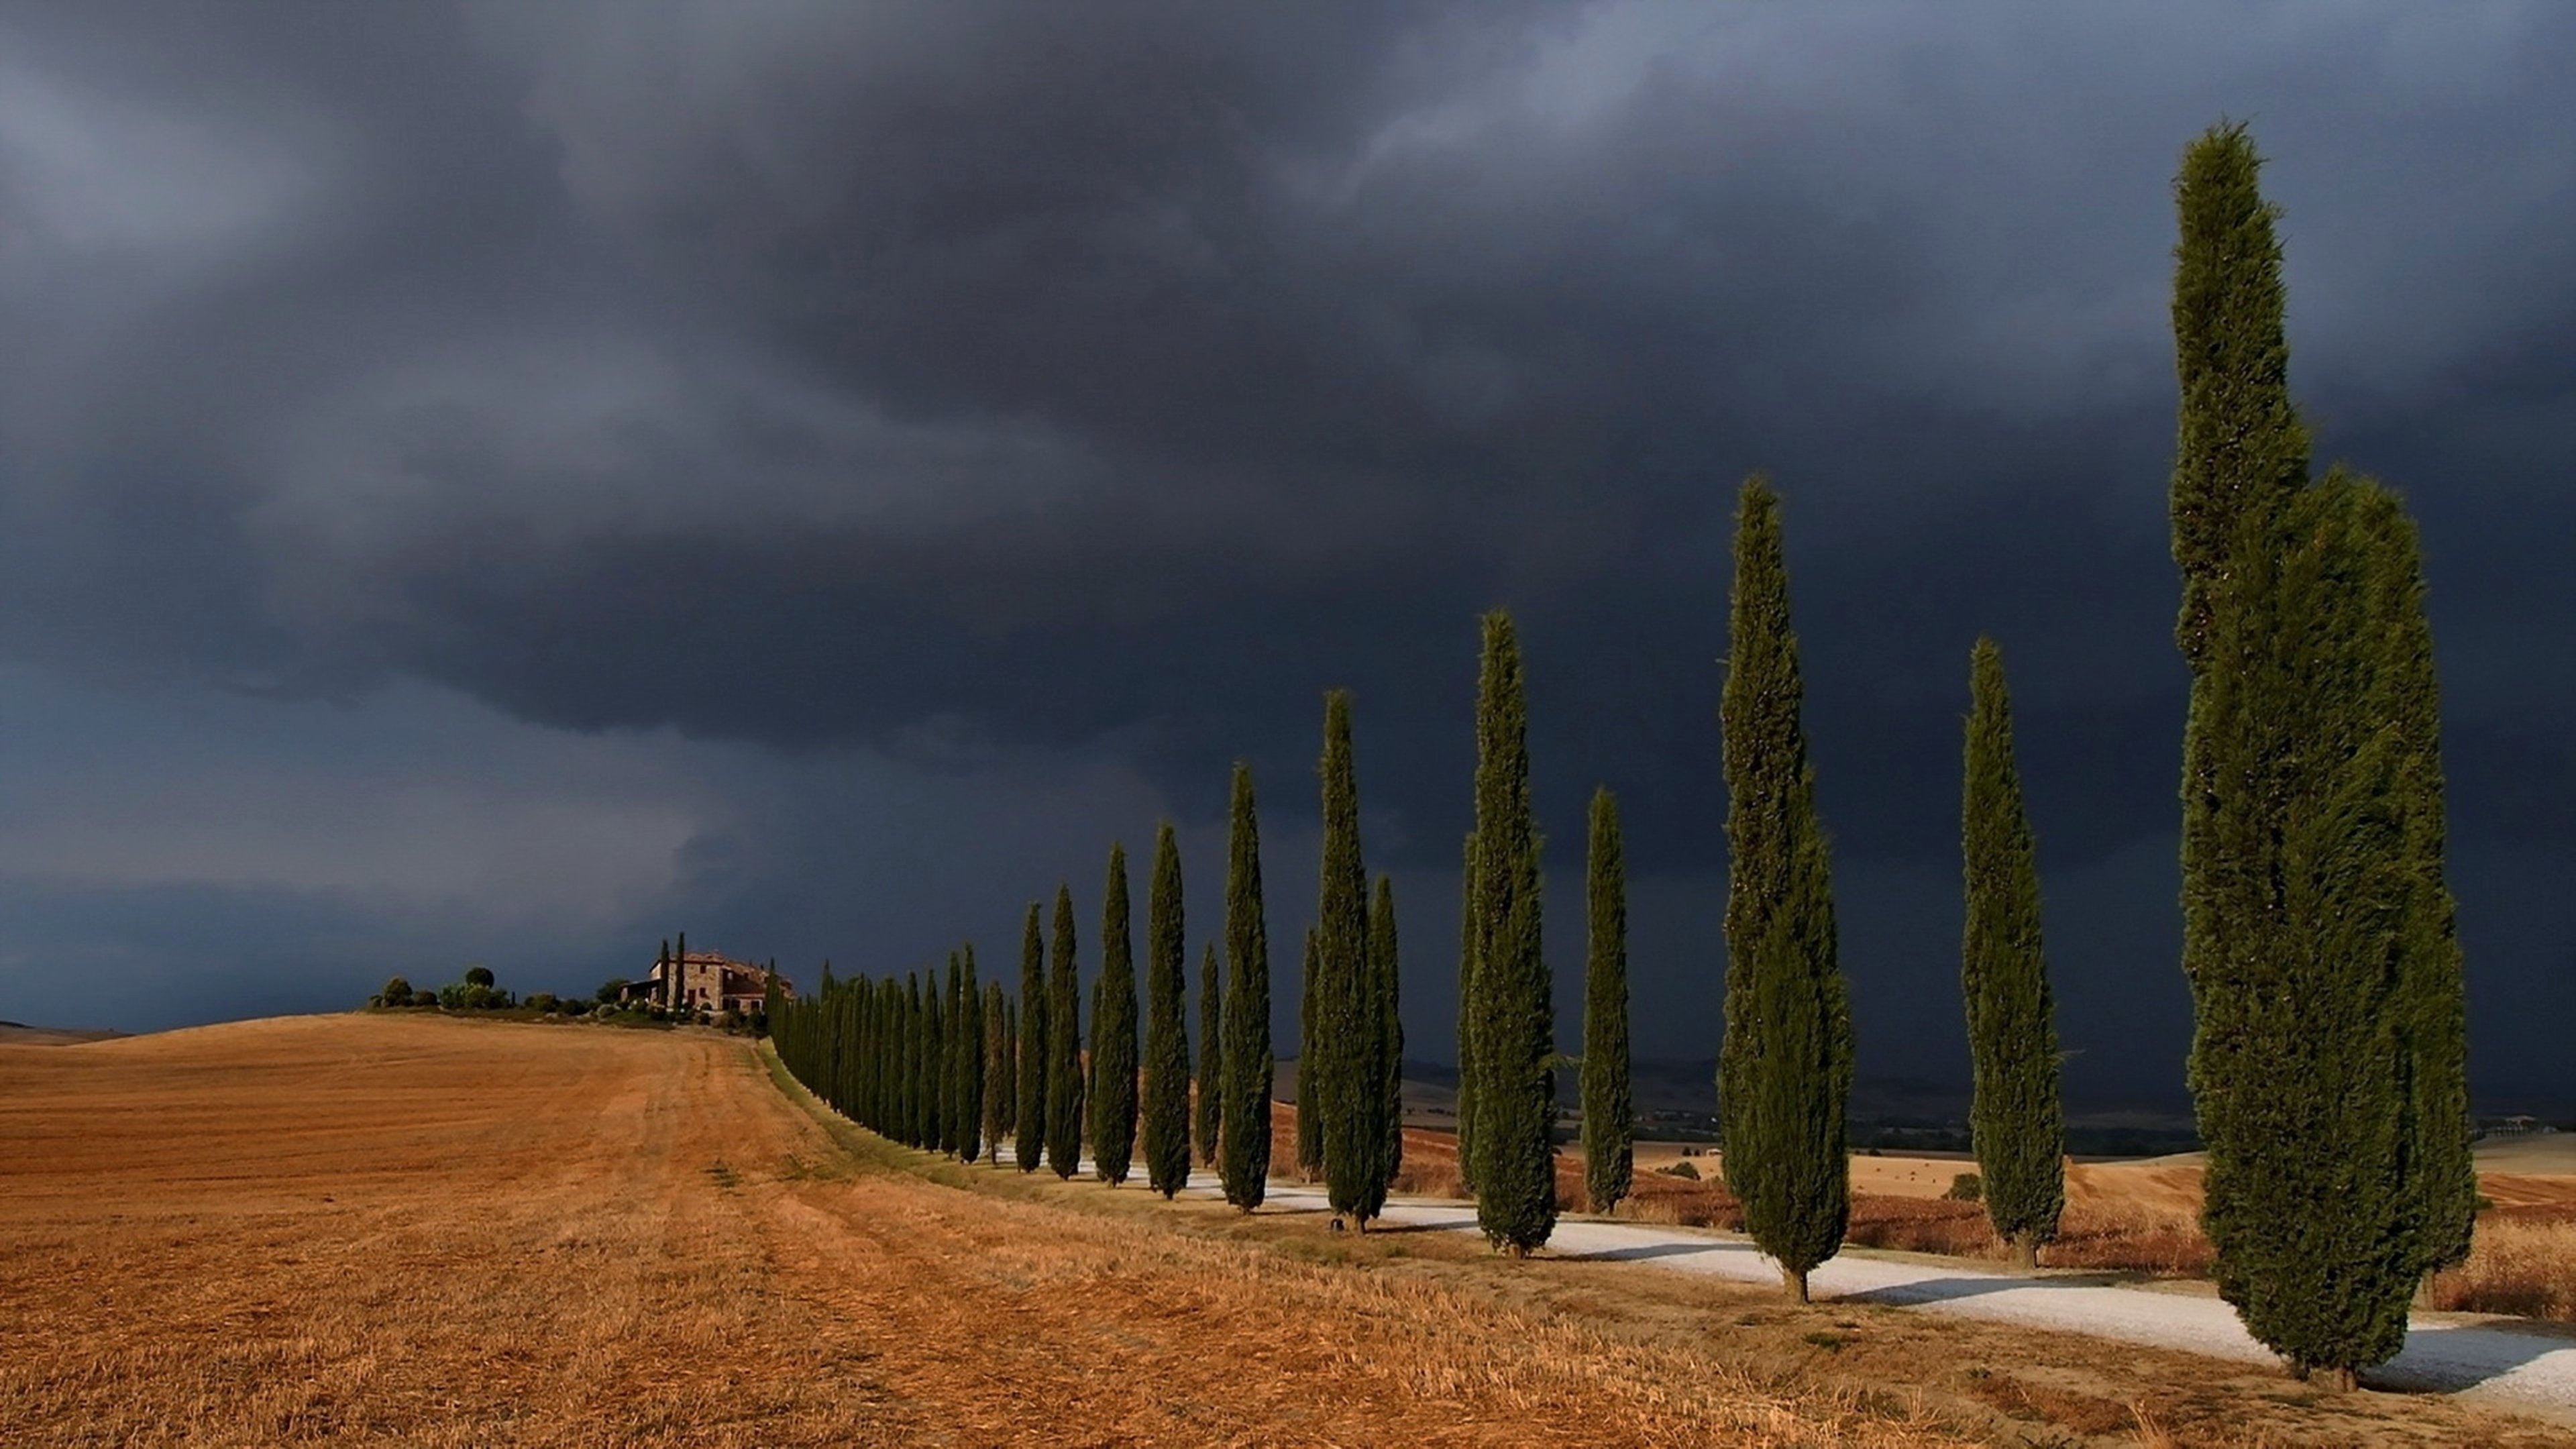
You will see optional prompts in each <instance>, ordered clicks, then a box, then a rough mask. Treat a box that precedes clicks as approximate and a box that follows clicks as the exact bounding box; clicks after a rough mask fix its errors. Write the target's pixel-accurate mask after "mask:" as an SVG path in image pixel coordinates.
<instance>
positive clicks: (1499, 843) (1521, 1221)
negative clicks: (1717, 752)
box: [1470, 609, 1556, 1257]
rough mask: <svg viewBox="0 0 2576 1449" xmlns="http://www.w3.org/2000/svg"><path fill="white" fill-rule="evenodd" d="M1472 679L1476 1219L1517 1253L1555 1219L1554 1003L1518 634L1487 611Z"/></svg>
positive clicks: (1540, 1239) (1536, 1241)
mask: <svg viewBox="0 0 2576 1449" xmlns="http://www.w3.org/2000/svg"><path fill="white" fill-rule="evenodd" d="M1484 634H1485V639H1484V664H1483V667H1482V669H1481V671H1480V677H1479V678H1478V680H1477V686H1476V883H1475V886H1474V888H1473V892H1472V899H1473V901H1474V903H1475V922H1476V924H1475V933H1476V942H1475V953H1474V956H1475V963H1476V965H1475V973H1474V985H1475V998H1474V1008H1473V1020H1472V1022H1471V1024H1470V1033H1471V1035H1472V1036H1473V1039H1474V1041H1475V1058H1476V1073H1477V1081H1476V1087H1475V1092H1476V1129H1475V1130H1476V1136H1475V1143H1474V1147H1475V1158H1474V1164H1475V1166H1474V1174H1475V1182H1476V1222H1477V1225H1478V1226H1479V1227H1481V1228H1483V1229H1484V1232H1485V1237H1486V1238H1487V1240H1488V1241H1490V1242H1492V1243H1494V1244H1495V1245H1496V1246H1498V1247H1501V1248H1505V1249H1507V1250H1509V1251H1510V1252H1511V1254H1512V1255H1513V1256H1514V1257H1524V1256H1526V1255H1527V1254H1528V1253H1529V1251H1530V1250H1531V1249H1532V1248H1536V1247H1538V1246H1540V1245H1542V1244H1544V1243H1545V1242H1546V1241H1547V1240H1548V1236H1549V1234H1551V1233H1553V1232H1554V1231H1555V1230H1556V1146H1555V1141H1554V1138H1553V1135H1552V1128H1553V1127H1554V1125H1555V1119H1556V1072H1555V1069H1554V1065H1553V1064H1554V1061H1555V1056H1556V1041H1555V1036H1556V1032H1555V1006H1554V1003H1553V1002H1552V1000H1551V999H1550V998H1551V994H1552V985H1551V982H1550V978H1549V972H1548V965H1547V958H1546V956H1545V955H1544V954H1542V952H1541V950H1540V937H1539V927H1540V922H1539V837H1538V826H1537V822H1536V821H1535V820H1534V819H1533V818H1532V814H1531V809H1530V782H1529V730H1528V706H1527V703H1526V700H1525V698H1524V689H1525V686H1524V684H1523V681H1522V676H1521V652H1520V640H1519V637H1518V635H1517V634H1516V633H1515V631H1514V629H1513V627H1512V617H1511V615H1510V614H1508V613H1506V612H1504V611H1503V610H1501V609H1496V610H1494V611H1493V612H1492V613H1490V614H1487V615H1486V616H1485V619H1484Z"/></svg>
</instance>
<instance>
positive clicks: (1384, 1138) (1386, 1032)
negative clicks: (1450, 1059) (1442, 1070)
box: [1367, 875, 1404, 1217]
mask: <svg viewBox="0 0 2576 1449" xmlns="http://www.w3.org/2000/svg"><path fill="white" fill-rule="evenodd" d="M1368 941H1369V977H1370V996H1371V998H1372V1000H1373V1003H1374V1014H1375V1016H1376V1018H1377V1032H1378V1050H1377V1055H1378V1081H1377V1084H1376V1091H1377V1094H1378V1112H1377V1118H1378V1130H1379V1146H1378V1167H1377V1175H1376V1178H1375V1179H1374V1186H1373V1188H1372V1191H1373V1192H1374V1193H1375V1194H1376V1195H1375V1197H1374V1198H1372V1199H1371V1200H1370V1202H1369V1203H1368V1205H1367V1206H1368V1215H1369V1216H1370V1217H1376V1216H1377V1215H1378V1214H1379V1213H1380V1212H1381V1211H1383V1210H1384V1209H1385V1207H1386V1195H1387V1194H1388V1193H1389V1192H1391V1191H1393V1190H1394V1187H1395V1175H1396V1174H1397V1173H1399V1172H1401V1171H1403V1170H1404V1015H1403V996H1404V967H1403V961H1402V957H1401V955H1400V953H1399V952H1398V950H1397V947H1396V933H1395V882H1394V881H1392V880H1389V879H1388V878H1387V877H1385V876H1383V875H1381V876H1379V877H1378V878H1377V898H1376V900H1375V902H1374V903H1373V904H1372V905H1371V907H1370V910H1369V930H1368Z"/></svg>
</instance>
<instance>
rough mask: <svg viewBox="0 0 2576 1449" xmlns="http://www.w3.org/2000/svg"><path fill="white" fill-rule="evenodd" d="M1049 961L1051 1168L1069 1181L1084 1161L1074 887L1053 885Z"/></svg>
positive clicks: (1048, 1139)
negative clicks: (1053, 911) (1053, 929)
mask: <svg viewBox="0 0 2576 1449" xmlns="http://www.w3.org/2000/svg"><path fill="white" fill-rule="evenodd" d="M1054 947H1055V949H1054V954H1053V956H1052V958H1051V959H1050V960H1049V961H1048V963H1047V1083H1046V1091H1047V1108H1046V1122H1047V1135H1046V1154H1047V1166H1049V1167H1051V1168H1054V1169H1055V1175H1056V1176H1058V1177H1061V1178H1065V1179H1068V1180H1069V1179H1071V1178H1072V1176H1073V1175H1074V1173H1076V1172H1078V1171H1080V1170H1081V1164H1082V1125H1083V1123H1082V1113H1083V1101H1082V978H1081V972H1080V969H1079V968H1078V967H1077V966H1076V965H1075V964H1074V936H1073V890H1072V888H1071V887H1069V886H1062V885H1059V886H1057V887H1056V888H1055V941H1054Z"/></svg>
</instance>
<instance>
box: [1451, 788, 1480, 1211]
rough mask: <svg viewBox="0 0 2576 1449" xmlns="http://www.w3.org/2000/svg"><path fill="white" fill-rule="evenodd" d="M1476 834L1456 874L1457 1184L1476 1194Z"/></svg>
mask: <svg viewBox="0 0 2576 1449" xmlns="http://www.w3.org/2000/svg"><path fill="white" fill-rule="evenodd" d="M1476 883H1477V870H1476V832H1475V831H1473V830H1470V831H1468V832H1467V848H1466V851H1465V853H1464V862H1463V863H1462V864H1461V865H1460V867H1459V872H1458V1104H1457V1114H1458V1185H1459V1186H1460V1187H1461V1188H1463V1189H1465V1190H1466V1192H1467V1193H1468V1194H1469V1195H1470V1196H1473V1195H1474V1193H1475V1191H1476V1083H1477V1082H1479V1081H1480V1080H1482V1076H1481V1074H1480V1073H1478V1071H1477V1070H1476V1003H1477V1001H1478V1000H1479V998H1478V996H1477V994H1476V924H1477V922H1478V920H1480V919H1481V917H1480V915H1479V913H1478V911H1477V909H1476Z"/></svg>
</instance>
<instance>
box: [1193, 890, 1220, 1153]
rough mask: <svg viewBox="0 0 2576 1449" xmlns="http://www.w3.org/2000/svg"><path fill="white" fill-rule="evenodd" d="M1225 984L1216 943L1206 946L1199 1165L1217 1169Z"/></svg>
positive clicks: (1201, 971)
mask: <svg viewBox="0 0 2576 1449" xmlns="http://www.w3.org/2000/svg"><path fill="white" fill-rule="evenodd" d="M1224 1082H1225V983H1224V982H1223V981H1222V980H1221V979H1220V978H1219V971H1218V967H1217V964H1216V942H1215V940H1213V939H1211V940H1209V942H1208V943H1207V955H1206V956H1205V958H1204V959H1202V960H1201V961H1200V962H1199V1076H1198V1088H1199V1100H1198V1118H1197V1128H1198V1147H1199V1162H1200V1163H1201V1164H1202V1165H1204V1166H1208V1167H1214V1166H1216V1150H1217V1140H1218V1136H1219V1133H1220V1131H1221V1129H1222V1126H1223V1124H1224V1121H1225V1088H1224V1085H1223V1083H1224Z"/></svg>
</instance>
